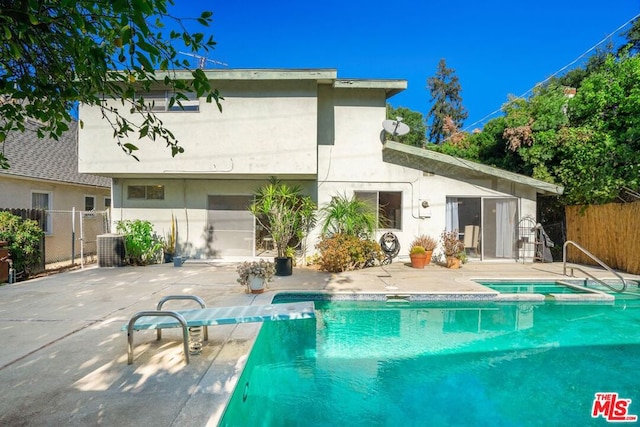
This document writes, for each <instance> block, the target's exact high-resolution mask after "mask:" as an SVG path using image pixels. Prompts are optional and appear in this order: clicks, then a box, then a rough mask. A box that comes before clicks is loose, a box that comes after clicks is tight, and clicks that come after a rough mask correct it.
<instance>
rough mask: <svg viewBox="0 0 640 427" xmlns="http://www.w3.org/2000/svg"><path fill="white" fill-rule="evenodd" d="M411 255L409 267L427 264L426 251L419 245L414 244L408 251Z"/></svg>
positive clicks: (421, 266)
mask: <svg viewBox="0 0 640 427" xmlns="http://www.w3.org/2000/svg"><path fill="white" fill-rule="evenodd" d="M409 256H410V257H411V267H413V268H424V266H425V265H426V264H427V251H426V250H425V249H424V248H423V247H422V246H420V245H414V246H412V247H411V251H410V252H409Z"/></svg>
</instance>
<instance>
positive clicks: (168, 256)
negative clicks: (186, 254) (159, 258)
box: [162, 214, 176, 262]
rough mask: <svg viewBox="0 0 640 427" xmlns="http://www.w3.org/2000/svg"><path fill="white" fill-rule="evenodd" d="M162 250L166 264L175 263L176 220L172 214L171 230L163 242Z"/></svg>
mask: <svg viewBox="0 0 640 427" xmlns="http://www.w3.org/2000/svg"><path fill="white" fill-rule="evenodd" d="M162 250H163V252H164V262H173V257H174V256H175V254H176V219H175V217H174V216H173V214H171V229H170V230H169V234H167V237H166V238H165V240H164V242H163V245H162Z"/></svg>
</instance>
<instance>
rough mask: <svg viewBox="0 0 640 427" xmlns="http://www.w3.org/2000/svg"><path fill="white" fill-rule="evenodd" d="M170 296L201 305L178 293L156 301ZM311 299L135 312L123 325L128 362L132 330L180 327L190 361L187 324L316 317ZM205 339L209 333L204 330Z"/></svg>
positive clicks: (131, 352)
mask: <svg viewBox="0 0 640 427" xmlns="http://www.w3.org/2000/svg"><path fill="white" fill-rule="evenodd" d="M171 299H191V300H194V301H198V303H201V304H204V301H202V300H200V298H198V297H195V298H193V297H191V296H186V295H180V296H178V297H177V298H172V297H165V298H163V299H162V300H161V302H160V303H158V306H159V307H160V308H162V305H163V304H164V302H166V301H169V300H171ZM315 317H316V316H315V307H314V304H313V301H301V302H291V303H284V304H266V305H245V306H235V307H212V308H196V309H190V310H179V311H171V310H157V311H141V312H138V313H136V314H135V315H134V316H133V317H132V318H131V320H129V323H127V324H125V325H124V326H123V327H122V330H126V331H127V340H128V346H127V353H128V364H129V365H130V364H131V363H133V331H139V330H146V329H156V330H158V338H159V337H160V336H161V335H160V333H159V331H160V329H164V328H182V336H183V345H184V352H185V361H186V363H187V364H188V363H189V327H193V326H202V327H204V328H205V331H206V330H207V329H206V328H207V326H212V325H235V324H238V323H252V322H267V321H278V320H297V319H313V318H315ZM205 334H207V335H205V336H206V338H205V339H208V333H207V332H205Z"/></svg>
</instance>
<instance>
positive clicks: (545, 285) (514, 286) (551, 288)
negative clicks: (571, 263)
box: [477, 280, 589, 295]
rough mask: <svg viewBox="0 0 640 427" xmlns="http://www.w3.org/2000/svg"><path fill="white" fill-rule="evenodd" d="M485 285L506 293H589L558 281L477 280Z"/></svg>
mask: <svg viewBox="0 0 640 427" xmlns="http://www.w3.org/2000/svg"><path fill="white" fill-rule="evenodd" d="M477 282H478V283H480V284H481V285H483V286H486V287H488V288H491V289H493V290H496V291H498V292H500V293H504V294H523V293H525V294H544V295H548V294H581V293H589V291H588V290H582V289H578V288H574V287H571V286H566V285H563V284H562V283H558V282H515V281H508V282H500V281H498V282H495V281H494V282H492V281H484V280H477Z"/></svg>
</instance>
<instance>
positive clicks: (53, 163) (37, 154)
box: [0, 121, 111, 187]
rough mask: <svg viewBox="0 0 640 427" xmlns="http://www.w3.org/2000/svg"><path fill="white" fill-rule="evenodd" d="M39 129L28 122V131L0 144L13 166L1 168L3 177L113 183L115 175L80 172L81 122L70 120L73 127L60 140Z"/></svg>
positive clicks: (0, 175)
mask: <svg viewBox="0 0 640 427" xmlns="http://www.w3.org/2000/svg"><path fill="white" fill-rule="evenodd" d="M37 128H38V125H37V124H35V123H27V124H26V125H25V130H24V132H12V133H10V134H9V135H7V138H6V139H5V141H4V143H2V144H0V150H2V152H3V153H4V156H5V157H6V158H7V159H8V161H9V164H10V165H11V167H10V168H9V169H0V177H2V176H3V175H11V176H16V177H22V178H34V179H43V180H48V181H58V182H64V183H69V184H82V185H91V186H97V187H110V186H111V178H106V177H102V176H96V175H89V174H85V173H78V152H77V141H78V122H76V121H73V122H72V123H70V124H69V130H68V131H67V132H65V133H64V134H63V135H62V136H61V137H60V140H58V141H56V140H54V139H51V138H46V137H45V138H38V135H37V134H36V130H37Z"/></svg>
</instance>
